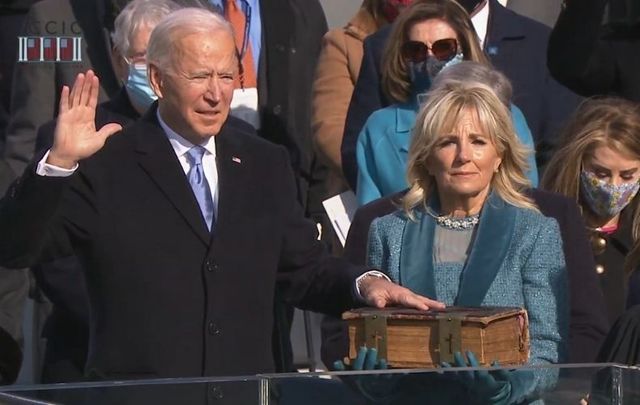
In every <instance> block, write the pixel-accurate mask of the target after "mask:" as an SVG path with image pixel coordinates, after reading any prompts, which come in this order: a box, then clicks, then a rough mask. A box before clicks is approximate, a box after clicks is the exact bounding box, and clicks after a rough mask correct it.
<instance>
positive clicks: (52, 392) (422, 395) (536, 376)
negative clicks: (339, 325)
mask: <svg viewBox="0 0 640 405" xmlns="http://www.w3.org/2000/svg"><path fill="white" fill-rule="evenodd" d="M541 376H542V377H543V378H542V379H541V378H540V377H541ZM544 376H546V377H547V379H546V381H547V385H546V386H544V387H540V384H538V385H539V387H538V388H539V389H537V390H535V391H533V392H529V393H528V394H529V395H528V396H527V399H528V400H540V401H539V402H536V403H543V404H546V405H555V404H557V405H565V404H576V405H578V404H581V403H584V402H581V401H582V400H587V399H588V401H589V402H588V403H589V405H605V404H606V405H624V404H638V403H640V369H638V368H635V367H622V366H616V365H612V364H590V365H563V366H562V367H560V366H547V367H521V368H500V367H498V368H496V367H494V368H490V369H488V368H458V369H435V370H375V371H360V372H354V371H343V372H330V373H297V374H264V375H257V376H251V377H228V378H190V379H189V378H182V379H160V380H137V381H119V382H98V383H78V384H54V385H41V386H6V387H2V388H0V403H9V404H71V405H73V404H89V403H90V404H114V403H117V404H123V403H127V404H129V403H131V404H147V403H148V404H206V403H209V404H211V403H213V404H218V403H221V404H257V405H267V404H278V405H289V404H305V405H307V404H310V405H315V404H331V405H340V404H345V405H346V404H349V405H359V404H363V405H364V404H373V403H376V404H414V403H415V404H421V405H428V404H494V403H497V402H495V399H496V396H498V397H499V396H500V395H503V396H506V397H509V395H511V399H513V398H512V397H513V396H514V395H516V394H517V393H518V392H521V391H518V390H520V389H522V387H523V386H524V387H525V388H526V386H527V384H533V385H536V382H539V381H545V378H544ZM549 376H551V378H550V379H549V378H548V377H549ZM487 377H491V378H487ZM506 380H509V381H511V383H510V386H509V389H507V390H503V388H502V387H504V384H503V382H504V381H506ZM543 385H544V384H543ZM522 392H524V391H522ZM505 399H506V398H505ZM499 403H513V402H511V401H507V402H499Z"/></svg>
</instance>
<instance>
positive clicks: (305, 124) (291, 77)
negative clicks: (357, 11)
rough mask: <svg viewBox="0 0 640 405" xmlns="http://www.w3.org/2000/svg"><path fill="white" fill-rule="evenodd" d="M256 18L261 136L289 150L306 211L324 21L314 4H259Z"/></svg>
mask: <svg viewBox="0 0 640 405" xmlns="http://www.w3.org/2000/svg"><path fill="white" fill-rule="evenodd" d="M260 14H261V15H260V18H261V20H262V30H263V35H262V37H263V41H262V51H261V55H260V65H259V66H260V69H259V72H258V96H259V97H258V98H259V105H260V112H261V119H262V127H261V128H260V131H259V134H260V136H262V137H263V138H265V139H268V140H270V141H272V142H274V143H276V144H278V145H283V146H284V147H285V148H287V151H288V152H289V156H290V158H291V164H292V166H293V169H294V170H295V172H296V180H297V181H298V187H299V189H300V190H299V191H300V200H301V201H302V203H303V205H305V206H306V204H307V199H308V193H309V192H310V190H309V188H310V187H312V186H313V185H314V183H317V179H314V176H317V175H318V173H317V172H314V170H316V169H317V168H316V165H317V164H318V162H317V160H316V158H315V153H314V149H313V145H312V143H311V87H312V85H313V77H314V75H315V70H316V65H317V61H318V56H319V55H320V46H321V42H322V37H323V36H324V34H325V33H326V32H327V21H326V19H325V17H324V12H323V10H322V6H321V5H320V2H319V1H318V0H269V1H261V2H260ZM311 192H313V191H311ZM312 203H313V202H312ZM316 203H317V204H316V205H317V207H316V209H318V210H319V211H322V207H321V206H320V205H319V203H320V202H319V201H317V202H316Z"/></svg>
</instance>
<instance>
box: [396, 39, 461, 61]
mask: <svg viewBox="0 0 640 405" xmlns="http://www.w3.org/2000/svg"><path fill="white" fill-rule="evenodd" d="M429 49H431V52H433V56H435V58H436V59H438V60H439V61H449V60H451V59H453V57H454V56H456V54H457V53H458V41H457V40H456V39H455V38H445V39H439V40H437V41H436V42H434V43H433V44H431V48H429V47H428V46H427V45H426V44H425V43H424V42H420V41H407V42H405V43H404V44H403V45H402V49H401V53H402V57H403V58H404V59H405V60H407V61H409V62H414V63H419V62H424V61H425V60H427V57H428V56H429Z"/></svg>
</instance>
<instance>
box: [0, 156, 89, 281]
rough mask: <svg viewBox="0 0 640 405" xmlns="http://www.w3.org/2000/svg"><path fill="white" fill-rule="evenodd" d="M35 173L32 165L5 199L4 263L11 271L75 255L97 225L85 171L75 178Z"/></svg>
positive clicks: (0, 245)
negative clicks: (75, 247) (76, 248)
mask: <svg viewBox="0 0 640 405" xmlns="http://www.w3.org/2000/svg"><path fill="white" fill-rule="evenodd" d="M35 170H36V169H35V163H34V164H31V165H29V166H27V169H26V170H25V172H24V174H23V175H22V176H21V177H20V178H18V179H17V180H16V181H15V182H14V183H13V184H12V186H11V187H10V189H9V190H8V191H7V194H6V195H5V196H4V198H3V199H2V200H0V265H4V266H6V267H9V268H22V267H31V266H32V265H34V264H36V263H38V262H40V261H48V260H53V259H57V258H60V257H67V256H69V255H72V254H73V253H74V251H73V247H72V246H81V245H82V244H83V242H86V241H87V240H89V238H90V234H91V231H90V230H89V229H90V226H89V224H91V223H95V214H96V212H97V208H96V205H95V202H94V197H93V193H92V191H91V189H92V188H91V186H90V185H89V181H88V179H87V177H86V176H85V175H84V174H83V173H81V170H80V169H78V170H77V171H76V172H75V173H74V174H73V175H71V176H69V177H45V176H39V175H37V174H36V173H35ZM72 242H73V245H72Z"/></svg>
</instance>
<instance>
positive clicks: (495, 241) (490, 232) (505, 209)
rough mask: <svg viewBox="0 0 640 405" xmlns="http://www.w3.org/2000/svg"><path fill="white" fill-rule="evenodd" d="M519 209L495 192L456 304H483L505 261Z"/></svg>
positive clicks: (483, 215) (484, 213)
mask: <svg viewBox="0 0 640 405" xmlns="http://www.w3.org/2000/svg"><path fill="white" fill-rule="evenodd" d="M516 215H517V209H516V208H515V207H514V206H512V205H510V204H507V203H505V202H504V201H503V200H502V199H501V198H500V197H498V196H497V194H495V193H492V194H491V195H490V196H489V198H488V199H487V201H486V202H485V204H484V207H483V208H482V213H481V215H480V223H479V224H478V231H477V235H476V238H475V241H474V242H473V247H472V249H471V254H470V255H469V258H468V259H467V264H466V265H465V268H464V272H463V274H462V280H461V282H460V288H459V289H458V297H457V298H456V302H455V305H459V306H480V305H481V304H482V301H483V300H484V297H485V295H486V294H487V291H489V287H491V284H492V283H493V280H494V279H495V278H496V275H497V274H498V271H499V270H500V267H501V266H502V263H503V262H504V259H505V257H506V256H507V253H508V252H509V246H510V245H511V241H512V239H513V237H512V236H513V231H514V229H515V222H516Z"/></svg>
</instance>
